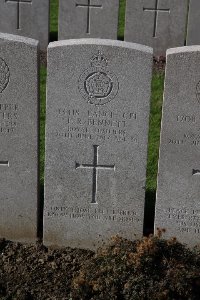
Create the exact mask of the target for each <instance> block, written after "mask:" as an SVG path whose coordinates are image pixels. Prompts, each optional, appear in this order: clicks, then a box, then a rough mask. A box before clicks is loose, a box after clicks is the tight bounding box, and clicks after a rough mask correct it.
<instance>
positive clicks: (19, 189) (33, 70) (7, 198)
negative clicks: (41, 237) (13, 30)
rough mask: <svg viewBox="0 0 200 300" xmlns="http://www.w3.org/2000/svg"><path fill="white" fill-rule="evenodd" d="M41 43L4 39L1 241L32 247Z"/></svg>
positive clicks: (0, 67)
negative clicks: (5, 240)
mask: <svg viewBox="0 0 200 300" xmlns="http://www.w3.org/2000/svg"><path fill="white" fill-rule="evenodd" d="M37 61H38V42H37V41H35V40H32V39H29V38H23V37H19V36H14V35H9V34H0V145H1V146H0V204H1V210H0V237H3V238H7V239H10V240H15V241H22V242H24V241H26V242H30V241H34V240H36V236H37V205H38V203H37V200H38V199H37V198H38V197H37V196H38V106H39V105H38V63H37Z"/></svg>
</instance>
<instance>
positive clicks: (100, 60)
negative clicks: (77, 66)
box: [91, 51, 108, 68]
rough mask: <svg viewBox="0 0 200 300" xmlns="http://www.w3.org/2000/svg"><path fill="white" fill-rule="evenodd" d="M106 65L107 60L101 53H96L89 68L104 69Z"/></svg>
mask: <svg viewBox="0 0 200 300" xmlns="http://www.w3.org/2000/svg"><path fill="white" fill-rule="evenodd" d="M107 65H108V60H107V58H106V57H105V56H104V55H103V54H102V53H101V51H99V52H98V54H97V55H94V56H93V57H92V58H91V66H92V67H96V68H98V67H99V68H106V67H107Z"/></svg>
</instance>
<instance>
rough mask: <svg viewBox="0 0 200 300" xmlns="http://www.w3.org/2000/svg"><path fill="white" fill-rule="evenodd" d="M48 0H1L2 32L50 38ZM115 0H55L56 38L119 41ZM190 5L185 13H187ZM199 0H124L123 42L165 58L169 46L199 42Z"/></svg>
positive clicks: (44, 43)
mask: <svg viewBox="0 0 200 300" xmlns="http://www.w3.org/2000/svg"><path fill="white" fill-rule="evenodd" d="M49 1H50V0H0V32H4V33H12V34H16V35H21V36H27V37H30V38H33V39H37V40H39V41H40V49H41V50H45V51H46V48H47V45H48V41H49ZM119 2H120V1H119V0H109V1H108V0H59V28H58V38H59V40H65V39H72V38H73V39H76V38H103V39H117V31H118V17H119ZM188 8H189V17H188V22H187V16H188ZM199 9H200V2H199V0H190V2H189V3H188V0H127V1H126V21H125V41H128V42H134V43H140V44H143V45H147V46H151V47H153V49H154V55H156V56H165V55H166V50H167V49H168V48H172V47H178V46H184V44H185V40H186V43H187V45H194V44H199V43H200V34H199V30H198V28H199V25H200V21H199V20H200V18H199ZM187 23H188V28H187V38H186V27H187Z"/></svg>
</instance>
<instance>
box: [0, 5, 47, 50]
mask: <svg viewBox="0 0 200 300" xmlns="http://www.w3.org/2000/svg"><path fill="white" fill-rule="evenodd" d="M0 32H5V33H12V34H16V35H21V36H26V37H29V38H33V39H36V40H39V41H40V49H41V50H44V51H46V48H47V46H48V42H49V0H0Z"/></svg>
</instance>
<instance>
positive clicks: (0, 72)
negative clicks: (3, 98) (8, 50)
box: [0, 58, 10, 93]
mask: <svg viewBox="0 0 200 300" xmlns="http://www.w3.org/2000/svg"><path fill="white" fill-rule="evenodd" d="M9 80H10V71H9V67H8V65H7V64H6V62H5V61H4V60H3V59H2V58H0V93H2V92H3V91H4V90H5V88H6V87H7V85H8V83H9Z"/></svg>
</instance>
